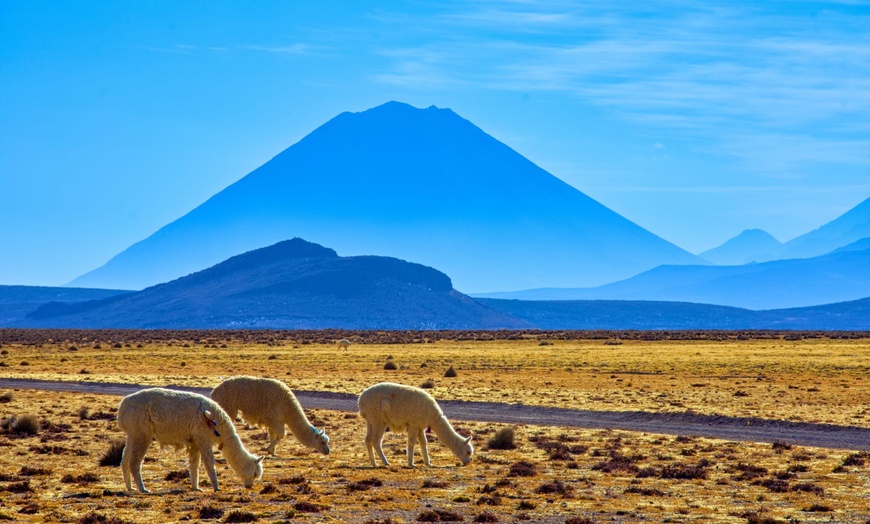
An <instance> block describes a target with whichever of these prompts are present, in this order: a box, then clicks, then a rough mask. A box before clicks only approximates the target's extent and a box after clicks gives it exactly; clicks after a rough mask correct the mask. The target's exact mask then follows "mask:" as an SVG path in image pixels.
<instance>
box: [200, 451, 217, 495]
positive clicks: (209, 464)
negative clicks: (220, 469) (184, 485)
mask: <svg viewBox="0 0 870 524" xmlns="http://www.w3.org/2000/svg"><path fill="white" fill-rule="evenodd" d="M202 463H203V465H205V472H206V473H207V474H208V479H209V480H210V481H211V486H212V488H214V490H215V491H220V487H219V486H218V478H217V471H215V469H214V463H215V459H214V451H212V449H211V445H207V446H203V448H202Z"/></svg>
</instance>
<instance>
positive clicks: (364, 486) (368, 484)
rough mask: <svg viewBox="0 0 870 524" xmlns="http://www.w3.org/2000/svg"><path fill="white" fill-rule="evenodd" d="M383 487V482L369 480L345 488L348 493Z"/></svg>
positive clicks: (375, 479) (374, 479)
mask: <svg viewBox="0 0 870 524" xmlns="http://www.w3.org/2000/svg"><path fill="white" fill-rule="evenodd" d="M383 485H384V482H383V481H382V480H381V479H377V478H374V477H372V478H369V479H364V480H359V481H357V482H352V483H351V484H350V485H349V486H348V487H347V488H348V490H350V491H366V490H369V489H371V488H379V487H381V486H383Z"/></svg>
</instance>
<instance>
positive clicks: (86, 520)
mask: <svg viewBox="0 0 870 524" xmlns="http://www.w3.org/2000/svg"><path fill="white" fill-rule="evenodd" d="M78 524H131V523H130V522H129V521H126V520H121V519H119V518H117V517H107V516H105V515H100V514H99V513H97V512H96V511H92V512H90V513H88V514H87V515H85V516H83V517H82V518H80V519H79V522H78Z"/></svg>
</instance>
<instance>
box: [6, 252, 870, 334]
mask: <svg viewBox="0 0 870 524" xmlns="http://www.w3.org/2000/svg"><path fill="white" fill-rule="evenodd" d="M868 243H870V239H868ZM841 253H844V254H848V253H852V254H855V253H863V251H861V250H858V251H849V250H842V251H841ZM59 300H65V301H64V302H61V301H59ZM0 306H4V307H5V308H6V309H5V310H4V309H2V308H0V310H2V311H5V312H6V316H5V318H0V327H38V328H88V329H90V328H146V329H157V328H163V329H243V328H275V329H294V328H304V329H320V328H346V329H528V328H538V329H644V330H647V329H800V330H866V329H870V298H865V299H862V300H858V301H853V302H846V303H838V304H827V305H822V306H816V307H810V308H793V309H780V310H768V311H751V310H748V309H743V308H735V307H727V306H713V305H706V304H694V303H684V302H657V301H625V300H562V301H526V300H500V299H472V298H470V297H468V296H466V295H463V294H462V293H459V292H458V291H456V290H455V289H453V287H452V283H451V281H450V278H449V277H447V275H445V274H443V273H441V272H440V271H437V270H435V269H432V268H430V267H426V266H422V265H420V264H413V263H409V262H405V261H402V260H398V259H395V258H389V257H379V256H358V257H339V256H338V255H337V254H336V253H335V251H333V250H332V249H328V248H325V247H322V246H320V245H317V244H312V243H310V242H306V241H304V240H301V239H293V240H289V241H284V242H279V243H278V244H275V245H273V246H269V247H266V248H261V249H258V250H254V251H250V252H248V253H244V254H242V255H237V256H235V257H232V258H230V259H228V260H226V261H224V262H221V263H219V264H217V265H215V266H213V267H211V268H208V269H206V270H203V271H199V272H197V273H194V274H191V275H188V276H186V277H182V278H179V279H177V280H174V281H171V282H168V283H166V284H160V285H157V286H153V287H150V288H147V289H145V290H142V291H135V292H130V291H108V290H99V289H68V288H38V287H26V286H0Z"/></svg>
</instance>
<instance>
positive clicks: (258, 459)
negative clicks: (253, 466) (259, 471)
mask: <svg viewBox="0 0 870 524" xmlns="http://www.w3.org/2000/svg"><path fill="white" fill-rule="evenodd" d="M264 458H266V457H265V455H264V456H262V457H257V462H258V463H260V462H263V459H264Z"/></svg>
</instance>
